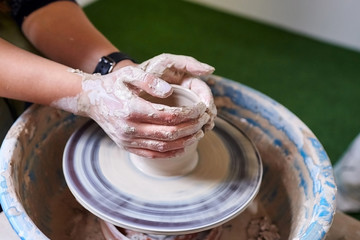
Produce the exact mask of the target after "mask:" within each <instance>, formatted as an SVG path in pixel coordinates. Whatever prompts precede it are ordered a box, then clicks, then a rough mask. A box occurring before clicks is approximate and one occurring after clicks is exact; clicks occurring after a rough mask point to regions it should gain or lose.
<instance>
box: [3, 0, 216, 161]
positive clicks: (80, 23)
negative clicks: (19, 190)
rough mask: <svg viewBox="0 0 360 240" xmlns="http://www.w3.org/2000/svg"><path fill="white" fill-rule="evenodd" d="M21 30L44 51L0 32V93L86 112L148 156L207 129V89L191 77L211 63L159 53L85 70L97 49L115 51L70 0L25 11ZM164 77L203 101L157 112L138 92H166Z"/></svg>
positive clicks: (173, 151)
mask: <svg viewBox="0 0 360 240" xmlns="http://www.w3.org/2000/svg"><path fill="white" fill-rule="evenodd" d="M44 19H46V21H44ZM69 26H71V27H69ZM22 30H23V32H24V34H25V36H26V37H27V38H28V39H29V40H30V42H31V43H32V44H33V45H34V46H35V47H37V48H38V50H39V51H40V52H41V53H42V54H43V55H44V56H45V57H46V58H45V57H40V56H37V55H34V54H31V53H29V52H26V51H24V50H21V49H19V48H17V47H15V46H13V45H12V44H10V43H8V42H6V41H4V40H1V39H0V52H1V53H2V56H5V57H1V58H0V64H1V66H0V71H1V73H2V76H1V79H0V80H1V81H0V96H3V97H7V98H13V99H18V100H23V101H28V102H34V103H38V104H43V105H50V106H53V107H57V108H59V109H63V110H66V111H69V112H72V113H74V114H77V115H83V116H87V117H90V118H92V119H94V120H95V121H96V122H97V123H98V124H99V125H100V126H101V127H102V128H103V129H104V130H105V132H106V133H107V134H108V135H109V136H110V137H111V138H112V139H113V140H114V141H115V143H117V144H118V145H119V146H122V147H125V148H126V149H127V150H129V151H131V152H134V153H136V154H139V155H142V156H145V157H151V158H153V157H170V156H175V155H177V154H179V153H181V152H183V150H184V147H186V146H187V145H189V144H191V143H192V142H194V141H197V140H198V139H199V138H201V137H202V136H203V129H211V128H212V126H213V118H214V116H215V114H216V109H215V107H214V106H215V105H214V104H213V99H212V96H211V92H210V90H209V89H208V88H207V86H206V84H205V83H204V82H202V81H201V80H199V79H198V78H197V77H198V76H201V75H207V74H210V73H211V72H212V71H213V70H214V69H213V68H212V67H210V66H209V65H206V64H203V63H200V62H198V61H197V60H195V59H193V58H191V57H187V56H177V55H171V54H162V55H159V56H157V57H154V58H153V59H150V60H148V61H145V62H144V63H142V64H139V65H138V64H135V63H133V62H132V61H129V60H124V61H121V62H120V63H118V64H117V65H116V67H115V69H114V73H111V74H108V75H106V76H100V75H90V74H86V73H85V72H89V73H91V72H92V71H93V69H94V68H95V66H96V64H97V62H98V59H99V58H100V57H101V56H104V55H108V54H109V53H111V52H115V51H119V50H118V49H117V48H116V47H115V46H114V45H112V44H111V43H110V42H109V41H108V40H107V39H106V38H105V37H104V36H103V35H102V34H101V33H100V32H99V31H98V30H97V29H96V28H95V27H94V26H93V25H92V24H91V22H90V21H89V20H88V19H87V17H86V15H85V14H84V13H83V11H82V9H81V8H80V7H79V6H78V5H76V4H75V3H72V2H66V1H59V2H55V3H51V4H49V5H46V6H45V7H42V8H40V9H38V10H36V11H34V12H33V13H32V14H30V15H29V16H28V17H26V18H25V20H24V23H23V25H22ZM49 59H51V60H49ZM52 60H54V61H52ZM74 69H80V70H82V71H75V70H74ZM164 79H165V80H166V81H164ZM167 82H169V83H175V84H180V85H183V86H185V87H187V88H189V89H191V90H193V91H194V92H196V93H197V94H198V95H199V96H200V99H201V100H202V102H203V105H201V104H200V105H198V106H195V107H194V109H192V110H191V111H180V110H174V109H162V110H161V111H160V110H158V109H156V108H155V107H153V106H152V105H151V104H149V103H148V102H147V103H146V102H144V101H143V100H141V99H140V100H139V97H138V96H137V94H138V93H139V92H140V91H146V92H148V93H149V94H152V95H155V96H158V97H166V96H168V95H169V94H171V92H172V90H171V87H170V85H169V84H168V83H167ZM94 86H95V87H94ZM113 89H116V91H115V90H113ZM119 96H121V97H120V98H119ZM123 96H127V98H124V97H123ZM134 102H136V103H137V104H129V103H134ZM79 103H80V105H79ZM125 106H126V107H125ZM106 109H112V111H108V110H106ZM214 109H215V112H214ZM105 110H106V111H105ZM105 112H106V114H105ZM114 112H116V114H113V113H114ZM139 113H141V114H139ZM143 113H147V114H143ZM148 116H152V117H151V118H149V117H148ZM154 116H156V117H154ZM129 129H131V131H129ZM165 133H166V134H165Z"/></svg>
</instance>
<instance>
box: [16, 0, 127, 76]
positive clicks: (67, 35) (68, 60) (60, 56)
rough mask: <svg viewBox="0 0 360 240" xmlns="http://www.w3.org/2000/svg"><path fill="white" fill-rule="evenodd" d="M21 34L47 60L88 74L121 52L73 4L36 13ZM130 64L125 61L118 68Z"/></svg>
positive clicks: (50, 6) (52, 5)
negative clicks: (102, 61) (105, 57)
mask: <svg viewBox="0 0 360 240" xmlns="http://www.w3.org/2000/svg"><path fill="white" fill-rule="evenodd" d="M22 30H23V32H24V34H25V36H26V37H27V38H28V39H29V40H30V42H31V43H32V44H33V45H34V46H35V47H36V48H37V49H38V50H39V51H41V52H42V53H43V54H44V56H46V57H48V58H50V59H52V60H54V61H57V62H59V63H62V64H64V65H67V66H70V67H73V68H77V69H81V70H83V71H85V72H88V73H92V72H93V71H94V69H95V66H96V64H97V62H98V60H99V59H100V58H101V57H102V56H106V55H108V54H110V53H112V52H116V51H119V50H118V49H117V48H116V47H115V46H114V45H113V44H112V43H111V42H110V41H109V40H108V39H106V38H105V36H104V35H102V34H101V33H100V32H99V31H98V30H97V29H96V28H95V27H94V26H93V24H92V23H91V22H90V21H89V19H88V18H87V17H86V15H85V14H84V12H83V10H82V9H81V8H80V7H79V6H78V5H77V4H75V3H73V2H67V1H58V2H53V3H50V4H48V5H46V6H44V7H42V8H40V9H38V10H36V11H34V12H33V13H31V14H30V15H29V16H28V17H27V18H26V19H25V20H24V22H23V25H22ZM130 64H133V63H132V62H131V61H129V60H124V61H121V62H120V63H119V64H117V66H116V67H117V68H120V67H122V66H125V65H130Z"/></svg>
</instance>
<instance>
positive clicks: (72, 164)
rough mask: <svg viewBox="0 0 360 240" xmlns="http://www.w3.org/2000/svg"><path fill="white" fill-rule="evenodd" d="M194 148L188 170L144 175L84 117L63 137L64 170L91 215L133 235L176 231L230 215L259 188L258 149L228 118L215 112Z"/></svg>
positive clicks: (207, 225)
mask: <svg viewBox="0 0 360 240" xmlns="http://www.w3.org/2000/svg"><path fill="white" fill-rule="evenodd" d="M197 152H198V157H199V159H198V162H197V165H196V167H195V168H194V169H193V170H192V171H191V172H189V173H187V174H185V175H183V176H171V177H164V176H159V177H156V176H149V175H147V174H145V173H143V172H142V171H140V170H139V169H137V168H136V167H135V166H134V164H133V163H132V161H131V159H130V157H129V153H127V152H126V151H124V150H123V149H121V148H119V147H117V146H116V145H115V143H113V142H112V141H111V140H110V138H109V137H107V135H106V134H105V133H104V132H103V130H102V129H101V128H100V127H99V126H98V125H97V124H96V123H94V122H92V121H89V122H87V123H86V124H85V125H84V126H82V127H81V128H80V129H79V130H77V131H76V132H75V133H74V134H73V135H72V136H71V138H70V139H69V141H68V143H67V145H66V148H65V151H64V158H63V169H64V175H65V179H66V181H67V184H68V186H69V188H70V190H71V192H72V193H73V195H74V196H75V197H76V199H77V200H78V201H79V202H80V203H81V204H82V205H83V206H84V207H85V208H86V209H88V210H89V211H90V212H92V213H93V214H95V215H96V216H98V217H100V218H102V219H104V220H105V221H108V222H110V223H112V224H114V225H117V226H120V227H123V228H126V229H131V230H134V231H138V232H144V233H155V234H168V235H177V234H184V233H191V232H198V231H203V230H206V229H210V228H213V227H215V226H218V225H220V224H222V223H224V222H226V221H228V220H230V219H232V218H234V217H235V216H237V215H238V214H239V213H240V212H242V211H243V210H244V209H245V208H246V207H247V206H248V204H249V203H250V202H251V201H252V200H253V198H254V197H255V196H256V194H257V192H258V189H259V187H260V182H261V177H262V164H261V160H260V157H259V154H258V153H257V151H256V149H255V147H254V145H253V144H252V143H251V141H250V140H249V139H248V138H247V137H246V136H245V135H244V134H243V133H242V132H241V131H240V130H239V129H238V128H237V127H235V126H234V125H232V124H231V123H230V122H229V121H226V120H224V119H222V118H221V117H218V118H217V119H216V121H215V127H214V129H213V130H212V131H210V132H207V133H206V134H205V137H204V138H203V139H201V140H200V142H199V144H198V147H197Z"/></svg>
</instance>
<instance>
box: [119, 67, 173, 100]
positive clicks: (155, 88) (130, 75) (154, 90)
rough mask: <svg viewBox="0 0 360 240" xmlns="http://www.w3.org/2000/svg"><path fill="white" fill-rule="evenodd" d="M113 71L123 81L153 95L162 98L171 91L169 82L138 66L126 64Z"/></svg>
mask: <svg viewBox="0 0 360 240" xmlns="http://www.w3.org/2000/svg"><path fill="white" fill-rule="evenodd" d="M115 73H116V76H119V77H121V78H122V80H123V82H124V83H127V84H130V85H132V86H134V87H136V88H139V89H142V90H144V91H145V92H147V93H149V94H151V95H153V96H156V97H161V98H164V97H167V96H169V95H171V93H172V87H171V85H170V84H169V83H167V82H166V81H164V80H162V79H160V78H158V77H156V76H155V75H153V74H151V73H146V72H144V71H143V70H141V69H140V68H137V67H134V66H127V67H124V68H121V69H120V70H118V71H116V72H115Z"/></svg>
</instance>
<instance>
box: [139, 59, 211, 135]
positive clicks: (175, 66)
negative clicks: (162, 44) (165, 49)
mask: <svg viewBox="0 0 360 240" xmlns="http://www.w3.org/2000/svg"><path fill="white" fill-rule="evenodd" d="M139 67H140V68H141V69H142V70H144V71H145V72H148V73H152V74H154V75H155V76H157V77H159V78H161V79H164V80H165V81H167V82H168V83H172V84H178V85H181V86H183V87H186V88H188V89H190V90H192V91H194V92H195V93H196V94H197V95H198V96H199V97H200V100H201V101H202V102H203V103H204V104H205V105H206V112H207V113H208V114H209V116H210V118H209V121H208V122H207V123H206V125H205V126H204V130H210V129H212V128H213V127H214V118H215V117H216V113H217V111H216V106H215V104H214V98H213V95H212V93H211V90H210V88H209V87H208V86H207V84H206V83H205V82H204V81H202V80H200V79H199V78H198V77H200V76H204V75H209V74H211V73H212V72H213V71H214V68H213V67H211V66H209V65H207V64H205V63H201V62H199V61H197V60H196V59H195V58H193V57H190V56H183V55H173V54H167V53H164V54H161V55H158V56H156V57H153V58H151V59H149V60H147V61H145V62H143V63H141V64H140V65H139Z"/></svg>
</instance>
